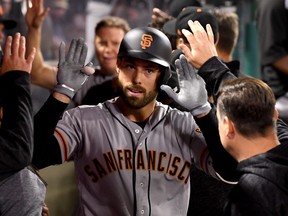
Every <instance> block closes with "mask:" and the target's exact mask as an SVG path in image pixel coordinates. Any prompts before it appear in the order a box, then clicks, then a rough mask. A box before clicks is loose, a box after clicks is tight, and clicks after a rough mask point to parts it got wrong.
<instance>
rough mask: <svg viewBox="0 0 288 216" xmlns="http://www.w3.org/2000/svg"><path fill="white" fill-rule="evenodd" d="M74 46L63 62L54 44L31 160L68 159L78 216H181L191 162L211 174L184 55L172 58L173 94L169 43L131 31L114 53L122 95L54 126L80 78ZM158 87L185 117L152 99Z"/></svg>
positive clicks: (203, 111) (195, 84) (201, 96)
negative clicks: (54, 61) (56, 58)
mask: <svg viewBox="0 0 288 216" xmlns="http://www.w3.org/2000/svg"><path fill="white" fill-rule="evenodd" d="M74 43H75V46H74V48H72V49H70V50H69V52H68V54H67V57H66V59H65V56H64V55H63V53H64V49H63V47H62V48H61V47H60V62H59V72H58V75H57V76H58V77H57V80H58V84H57V87H56V88H55V91H54V93H53V94H52V96H51V97H50V98H49V99H48V100H47V102H46V103H45V104H44V106H43V107H42V108H41V110H40V111H39V112H38V113H37V115H36V116H35V122H34V124H35V149H34V158H33V163H34V164H35V165H36V166H37V167H38V168H44V167H46V166H49V165H54V164H61V163H64V162H65V161H71V160H73V161H74V163H75V171H76V178H77V183H78V190H79V200H78V201H79V203H78V206H77V209H76V215H168V216H169V215H173V216H174V215H186V214H187V207H188V201H189V193H190V191H189V188H190V184H189V177H190V175H189V174H190V167H191V165H192V163H195V164H196V166H197V167H199V168H200V169H202V170H203V171H205V172H207V173H209V174H211V175H213V176H215V171H214V169H213V167H212V161H211V158H210V156H209V153H208V149H207V146H206V142H205V139H204V137H203V135H202V133H201V131H200V129H199V128H198V126H197V124H198V122H199V125H201V121H199V120H200V119H202V120H203V119H205V118H206V117H207V116H209V114H210V113H211V106H210V104H209V103H208V102H207V92H206V89H205V83H204V81H203V80H202V79H201V78H200V77H199V76H198V75H197V73H196V71H195V70H194V69H193V67H192V66H191V65H190V64H188V62H187V60H186V58H185V57H184V55H183V56H181V57H180V59H178V60H176V65H177V69H178V72H179V82H180V87H181V89H180V92H179V93H178V94H176V93H175V92H173V90H172V89H171V88H170V87H169V86H166V85H164V84H165V83H166V81H167V79H169V77H170V69H169V59H170V54H171V51H172V50H171V45H170V42H169V40H168V38H167V37H166V36H165V35H164V34H163V33H162V32H160V31H159V30H156V29H153V28H149V27H143V28H135V29H132V30H131V31H129V32H128V33H127V34H126V35H125V37H124V39H123V40H122V42H121V45H120V49H119V53H118V62H117V73H118V91H119V95H120V96H119V97H117V98H115V99H113V100H109V101H106V102H104V103H101V104H98V105H96V106H80V107H77V108H73V109H70V110H68V111H65V112H64V114H63V116H62V118H61V119H60V121H58V120H59V117H60V116H61V115H62V113H63V111H64V109H65V108H66V106H67V104H68V103H69V100H70V99H71V98H72V97H73V95H74V94H75V92H76V91H77V89H78V88H80V87H81V85H82V83H83V79H84V77H85V76H86V75H85V74H83V73H82V72H79V71H80V68H81V67H82V66H83V63H84V62H85V60H83V59H84V57H85V52H83V49H86V48H85V46H83V44H81V43H80V45H81V46H80V45H79V43H78V44H77V43H76V42H74ZM78 45H79V46H80V47H79V46H78ZM83 53H84V54H83ZM79 58H80V59H81V60H79ZM71 74H72V75H71ZM78 76H79V77H78ZM66 77H68V78H66ZM72 77H74V78H72ZM160 88H161V89H162V90H164V91H166V92H167V94H168V95H170V96H171V97H172V98H173V99H174V100H175V101H176V102H177V103H179V104H180V105H181V106H182V107H185V108H186V109H187V112H181V111H179V110H177V109H172V108H170V107H169V106H167V105H163V104H161V103H160V102H157V101H156V97H157V94H158V92H159V90H160ZM191 93H193V94H191ZM99 94H101V92H99ZM194 117H195V119H196V120H197V124H196V122H195V119H194ZM203 122H205V121H202V124H203ZM54 129H55V130H54ZM201 129H202V127H201ZM203 129H205V130H207V124H206V127H203ZM211 135H212V132H211ZM208 140H209V139H208ZM213 142H214V143H213V144H216V145H217V144H219V145H220V146H221V143H220V141H218V139H214V140H213ZM217 142H218V143H217Z"/></svg>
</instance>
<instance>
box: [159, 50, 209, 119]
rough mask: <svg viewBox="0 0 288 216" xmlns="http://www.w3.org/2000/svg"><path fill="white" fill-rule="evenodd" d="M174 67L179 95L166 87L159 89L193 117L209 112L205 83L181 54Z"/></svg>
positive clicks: (162, 86)
mask: <svg viewBox="0 0 288 216" xmlns="http://www.w3.org/2000/svg"><path fill="white" fill-rule="evenodd" d="M175 66H176V71H177V73H178V79H179V86H180V91H179V93H176V92H174V91H173V90H172V88H171V87H170V86H167V85H161V89H162V90H163V91H165V92H166V93H167V94H168V95H169V97H171V98H172V99H173V100H174V101H175V102H176V103H178V104H179V105H180V106H182V107H184V108H185V109H187V110H189V111H190V112H191V113H192V115H193V116H197V115H200V114H204V113H207V112H209V111H210V109H211V106H210V103H209V102H208V96H207V91H206V88H205V82H204V80H203V79H202V78H201V77H200V76H199V75H198V74H197V71H196V69H195V68H194V67H193V66H192V65H191V64H190V63H188V61H187V59H186V57H185V56H184V55H183V54H182V55H180V57H179V59H177V60H176V61H175Z"/></svg>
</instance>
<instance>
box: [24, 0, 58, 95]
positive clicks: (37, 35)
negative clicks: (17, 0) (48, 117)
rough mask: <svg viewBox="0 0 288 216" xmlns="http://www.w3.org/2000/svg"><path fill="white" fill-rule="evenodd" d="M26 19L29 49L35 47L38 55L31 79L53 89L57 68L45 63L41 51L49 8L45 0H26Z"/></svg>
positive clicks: (34, 62) (37, 83)
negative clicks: (45, 6)
mask: <svg viewBox="0 0 288 216" xmlns="http://www.w3.org/2000/svg"><path fill="white" fill-rule="evenodd" d="M26 6H27V13H26V15H25V21H26V24H27V27H28V32H27V36H26V37H27V44H26V45H27V51H28V52H30V50H31V49H32V48H33V47H35V48H36V55H35V59H34V61H33V65H32V71H31V81H32V82H33V83H34V84H36V85H39V86H42V87H44V88H48V89H51V90H52V89H53V88H54V86H55V85H56V73H57V68H56V67H53V66H50V65H47V64H45V63H44V59H43V56H42V53H41V29H42V24H43V20H44V18H45V16H46V15H47V13H48V9H44V8H43V0H32V1H30V0H26Z"/></svg>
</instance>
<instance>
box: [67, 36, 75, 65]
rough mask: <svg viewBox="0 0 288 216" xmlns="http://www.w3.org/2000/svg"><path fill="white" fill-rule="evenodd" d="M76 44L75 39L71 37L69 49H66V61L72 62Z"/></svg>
mask: <svg viewBox="0 0 288 216" xmlns="http://www.w3.org/2000/svg"><path fill="white" fill-rule="evenodd" d="M76 45H77V40H76V39H72V41H71V43H70V47H69V50H68V54H67V61H68V62H73V59H74V55H75V50H76Z"/></svg>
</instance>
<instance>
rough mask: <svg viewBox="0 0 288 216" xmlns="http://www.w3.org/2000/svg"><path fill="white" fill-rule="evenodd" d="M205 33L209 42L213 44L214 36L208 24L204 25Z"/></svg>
mask: <svg viewBox="0 0 288 216" xmlns="http://www.w3.org/2000/svg"><path fill="white" fill-rule="evenodd" d="M206 31H207V35H208V38H209V41H210V42H211V43H212V44H214V42H215V41H214V34H213V31H212V28H211V25H210V24H207V25H206Z"/></svg>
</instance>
